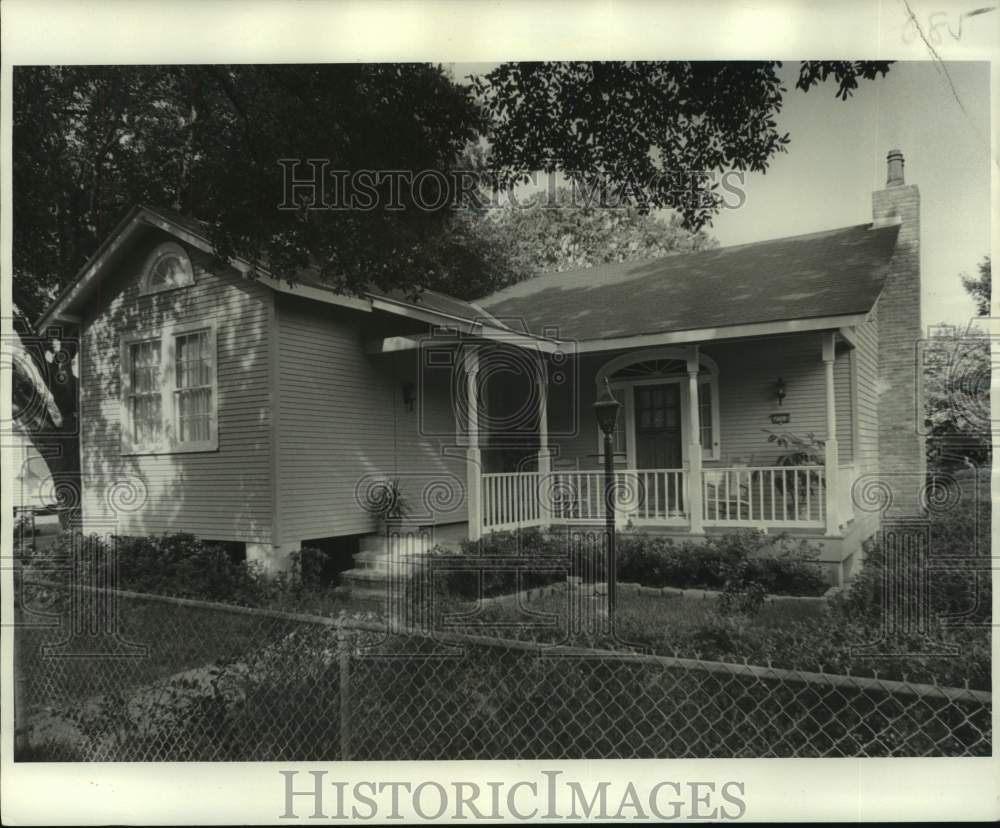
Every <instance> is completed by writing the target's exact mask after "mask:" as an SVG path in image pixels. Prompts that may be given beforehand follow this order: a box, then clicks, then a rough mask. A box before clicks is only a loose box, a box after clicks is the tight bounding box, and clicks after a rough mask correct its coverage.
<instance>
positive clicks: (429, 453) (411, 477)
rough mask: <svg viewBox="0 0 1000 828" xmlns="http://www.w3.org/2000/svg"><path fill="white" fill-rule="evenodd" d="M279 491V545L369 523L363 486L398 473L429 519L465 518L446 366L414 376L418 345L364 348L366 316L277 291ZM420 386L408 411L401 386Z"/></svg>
mask: <svg viewBox="0 0 1000 828" xmlns="http://www.w3.org/2000/svg"><path fill="white" fill-rule="evenodd" d="M276 299H277V330H278V348H277V360H278V397H279V403H278V422H279V427H278V433H279V442H278V445H277V468H278V478H277V492H278V494H277V496H278V503H279V524H280V532H281V544H282V547H283V548H284V547H285V546H286V545H289V544H294V543H298V542H301V541H302V540H305V539H312V538H325V537H334V536H337V535H349V534H361V533H366V532H371V531H374V530H375V529H376V524H375V522H374V521H373V520H372V518H371V517H370V516H369V515H368V514H367V513H366V512H365V510H364V508H363V507H362V501H363V500H364V497H363V492H364V490H365V488H366V486H367V485H368V484H369V483H370V482H372V481H373V480H375V479H377V478H378V477H390V478H391V477H398V478H399V480H400V484H401V488H402V490H403V493H404V495H405V496H406V497H407V499H408V501H409V502H410V504H411V506H412V507H413V515H412V517H413V518H414V519H415V520H418V521H426V522H427V523H435V522H437V523H451V522H454V521H464V520H465V519H466V511H465V489H464V485H465V451H464V448H459V447H456V440H455V420H454V416H453V413H452V402H451V392H450V376H451V372H450V371H448V370H431V371H424V372H423V376H422V377H421V376H418V359H420V357H419V355H418V354H417V353H415V352H412V351H411V352H401V353H395V354H377V355H370V354H366V353H365V352H364V340H365V338H366V337H367V336H373V335H374V333H373V332H372V331H371V330H369V328H370V327H371V326H372V325H373V324H374V323H375V322H376V320H374V319H372V318H371V316H370V315H368V314H364V313H359V312H356V311H351V310H346V309H342V308H336V307H332V306H329V305H322V304H319V303H316V302H310V301H307V300H302V299H298V298H295V297H291V296H287V295H278V296H277V297H276ZM407 382H410V383H413V384H414V385H415V386H416V388H417V389H418V397H419V398H418V399H417V401H416V404H415V405H414V410H413V411H409V410H407V408H406V406H405V405H404V403H403V394H402V389H403V385H404V383H407Z"/></svg>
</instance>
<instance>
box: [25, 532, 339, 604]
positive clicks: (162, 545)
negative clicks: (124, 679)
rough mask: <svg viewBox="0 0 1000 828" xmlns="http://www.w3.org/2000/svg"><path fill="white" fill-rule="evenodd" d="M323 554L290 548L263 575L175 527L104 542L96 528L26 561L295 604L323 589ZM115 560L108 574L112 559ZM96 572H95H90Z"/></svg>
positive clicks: (171, 589)
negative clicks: (284, 569) (285, 562)
mask: <svg viewBox="0 0 1000 828" xmlns="http://www.w3.org/2000/svg"><path fill="white" fill-rule="evenodd" d="M325 562H326V556H325V554H324V553H323V552H321V551H320V550H317V549H310V548H304V549H302V550H301V551H299V552H297V553H293V556H292V567H291V571H290V572H289V573H284V574H279V575H273V576H272V575H267V574H265V573H264V571H263V570H262V568H261V567H260V565H259V564H257V563H256V562H246V561H234V560H233V559H232V558H231V557H230V555H229V553H228V551H227V550H226V549H225V548H224V547H223V546H220V545H216V544H211V543H206V542H205V541H202V540H200V539H199V538H197V537H195V536H194V535H191V534H187V533H183V532H176V533H168V534H163V535H150V536H141V537H126V536H119V537H117V538H115V539H114V541H113V543H109V541H108V540H107V539H106V538H103V537H101V536H98V535H82V534H71V533H67V534H64V535H62V536H60V538H59V539H58V540H57V541H56V542H55V543H54V544H53V545H52V546H51V547H49V548H48V549H47V550H45V551H44V552H39V553H34V554H32V555H30V556H29V557H28V559H27V560H26V566H27V567H28V568H29V569H32V570H34V571H35V572H37V574H38V575H40V576H42V577H44V578H48V579H50V580H57V581H61V582H68V581H69V580H70V579H71V578H72V577H73V571H74V569H75V570H76V571H77V572H78V573H80V574H81V575H83V574H84V573H89V574H88V575H87V577H86V578H85V579H82V580H81V582H82V583H94V584H95V585H101V584H105V585H110V584H112V583H114V585H116V586H117V587H118V588H119V589H125V590H132V591H135V592H147V593H153V594H158V595H172V596H175V597H180V598H197V599H201V600H206V601H219V602H223V603H231V604H241V605H245V606H255V607H261V606H282V607H286V608H289V609H291V608H293V607H294V608H299V607H301V606H302V603H303V601H304V599H305V597H307V593H308V594H309V595H310V596H311V597H313V598H315V597H316V596H317V595H321V594H322V595H326V592H325V590H324V587H323V585H322V581H323V578H322V571H323V566H324V565H325ZM112 564H114V565H116V566H117V573H116V578H115V579H114V580H112V577H111V576H112V572H111V566H112ZM95 576H96V577H95Z"/></svg>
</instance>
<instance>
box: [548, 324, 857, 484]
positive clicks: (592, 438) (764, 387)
mask: <svg viewBox="0 0 1000 828" xmlns="http://www.w3.org/2000/svg"><path fill="white" fill-rule="evenodd" d="M701 350H702V353H703V354H705V355H706V356H709V357H711V358H712V359H714V360H715V361H716V363H717V365H718V368H719V420H720V444H721V445H720V459H719V461H710V460H706V461H705V465H706V467H709V466H711V465H713V462H716V464H717V463H721V464H726V463H728V462H732V461H734V460H736V459H741V460H743V461H745V462H749V461H751V460H752V461H753V463H754V464H757V465H768V464H771V463H773V462H774V460H775V458H776V457H777V456H778V454H780V453H781V450H780V449H778V448H777V447H776V446H775V445H774V444H773V443H768V442H767V436H768V435H767V433H766V432H765V431H764V429H770V430H771V431H776V432H792V433H795V434H804V433H807V432H810V431H811V432H814V433H815V434H816V436H817V437H819V438H823V437H824V436H825V434H826V379H825V374H824V366H823V361H822V348H821V337H820V335H819V334H818V333H809V334H795V335H790V336H784V337H774V338H772V339H760V340H754V341H745V342H734V343H719V344H713V345H705V346H703V347H702V349H701ZM617 355H618V353H617V352H616V353H607V354H594V355H586V356H583V357H581V358H580V359H579V360H578V361H577V364H578V369H577V375H576V378H575V383H576V385H578V387H579V398H578V402H577V401H575V400H573V399H571V388H570V386H571V385H574V383H567V384H566V385H565V386H563V387H562V388H553V389H552V392H551V397H550V401H549V421H550V425H549V429H550V432H551V433H552V435H553V436H552V437H551V438H550V442H551V443H552V444H553V445H554V446H557V447H558V451H559V457H560V461H559V462H560V463H562V464H569V465H572V463H573V461H574V460H575V458H580V466H581V467H582V468H588V467H590V468H593V467H596V466H598V465H599V464H600V458H599V456H598V454H597V449H598V440H597V424H596V421H595V420H594V416H593V411H592V409H591V405H592V404H593V402H594V399H595V388H596V386H595V383H594V377H595V376H596V374H597V371H598V370H599V368H600V367H601V366H602V365H603V364H604V363H605V362H607V361H608V360H609V359H611V358H612V357H614V356H617ZM778 377H781V378H782V379H783V380H784V381H785V385H786V388H787V396H786V398H785V400H784V403H783V405H781V406H778V404H777V402H776V400H775V397H774V385H775V383H776V382H777V380H778ZM834 381H835V395H836V399H837V438H838V442H839V447H840V462H841V463H849V462H851V457H852V452H853V442H854V441H853V431H854V429H853V423H852V416H851V415H852V411H851V409H852V394H851V366H850V354H849V353H848V352H847V351H846V350H840V349H838V354H837V361H836V363H835V366H834ZM574 387H575V386H574ZM574 407H575V410H574ZM773 413H785V414H788V415H789V416H790V422H789V423H788V424H787V425H772V423H771V420H770V415H771V414H773ZM574 418H575V420H576V421H577V423H578V429H577V431H576V433H575V434H570V433H569V432H570V430H571V425H570V424H571V423H572V422H573V420H574Z"/></svg>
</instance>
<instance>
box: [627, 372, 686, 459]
mask: <svg viewBox="0 0 1000 828" xmlns="http://www.w3.org/2000/svg"><path fill="white" fill-rule="evenodd" d="M635 460H636V467H637V468H640V469H679V468H680V467H681V386H680V384H679V383H676V382H668V383H663V384H662V385H636V386H635Z"/></svg>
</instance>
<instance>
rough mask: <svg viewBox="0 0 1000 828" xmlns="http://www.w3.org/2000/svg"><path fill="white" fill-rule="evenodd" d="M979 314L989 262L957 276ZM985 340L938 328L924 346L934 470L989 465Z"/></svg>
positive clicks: (984, 309)
mask: <svg viewBox="0 0 1000 828" xmlns="http://www.w3.org/2000/svg"><path fill="white" fill-rule="evenodd" d="M960 278H961V280H962V284H963V286H964V287H965V289H966V290H967V291H968V292H969V293H970V295H971V296H972V297H973V298H974V299H975V301H976V305H977V307H978V309H979V314H980V316H986V315H987V314H988V313H989V302H990V259H989V257H988V256H987V257H986V258H984V259H983V261H982V263H981V264H980V265H979V276H978V278H975V279H971V278H969V277H968V276H967V275H966V274H961V277H960ZM991 380H992V364H991V359H990V340H989V337H988V336H987V335H986V333H985V332H984V331H983V330H982V329H981V328H979V327H977V326H975V325H973V324H970V325H969V326H968V327H967V328H965V329H964V330H963V329H960V328H957V327H954V326H948V325H942V326H938V327H937V328H936V329H934V330H932V332H931V336H930V337H929V338H928V340H927V342H926V343H925V346H924V397H925V404H926V421H925V422H926V426H927V430H928V431H927V455H928V459H929V460H930V461H931V463H933V464H934V465H937V466H947V465H950V464H954V463H957V462H961V461H962V459H963V458H965V459H968V460H969V461H971V462H975V463H978V464H980V465H982V464H984V463H987V462H989V459H990V456H991V450H992V442H991V415H990V382H991Z"/></svg>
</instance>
